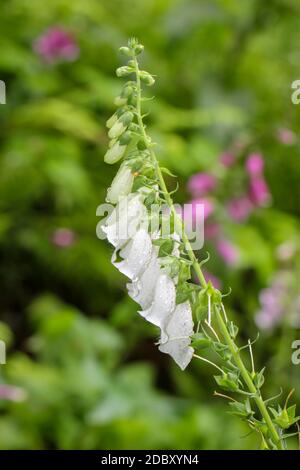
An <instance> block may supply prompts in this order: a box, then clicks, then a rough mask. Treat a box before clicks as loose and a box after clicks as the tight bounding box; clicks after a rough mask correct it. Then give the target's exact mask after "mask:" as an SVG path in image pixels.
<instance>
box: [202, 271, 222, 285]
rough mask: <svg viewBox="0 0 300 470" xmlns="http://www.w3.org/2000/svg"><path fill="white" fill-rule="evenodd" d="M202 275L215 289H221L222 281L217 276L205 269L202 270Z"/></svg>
mask: <svg viewBox="0 0 300 470" xmlns="http://www.w3.org/2000/svg"><path fill="white" fill-rule="evenodd" d="M203 275H204V278H205V280H206V282H211V283H212V285H213V286H214V288H215V289H221V287H222V283H221V281H220V279H219V278H218V277H216V276H215V275H214V274H212V273H211V272H210V271H207V270H206V269H204V270H203Z"/></svg>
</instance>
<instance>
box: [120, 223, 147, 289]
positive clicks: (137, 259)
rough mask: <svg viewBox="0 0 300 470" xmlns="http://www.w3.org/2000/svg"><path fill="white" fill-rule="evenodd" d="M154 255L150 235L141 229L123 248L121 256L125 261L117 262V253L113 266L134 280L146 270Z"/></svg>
mask: <svg viewBox="0 0 300 470" xmlns="http://www.w3.org/2000/svg"><path fill="white" fill-rule="evenodd" d="M151 253H152V242H151V238H150V235H149V233H148V232H147V231H146V230H145V229H144V228H141V229H139V230H138V231H137V232H136V234H135V235H134V237H133V239H132V240H130V241H129V242H128V243H127V245H125V246H124V248H122V250H121V251H120V253H119V255H120V256H121V258H123V261H118V262H117V261H116V257H117V253H116V251H115V252H114V254H113V257H112V264H113V265H114V266H116V268H117V269H118V270H119V271H120V272H121V273H123V274H125V276H127V277H128V278H129V279H131V280H134V279H136V278H137V277H138V276H140V275H141V274H142V272H143V271H144V270H145V269H146V267H147V265H148V263H149V261H150V259H151Z"/></svg>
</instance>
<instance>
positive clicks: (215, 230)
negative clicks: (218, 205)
mask: <svg viewBox="0 0 300 470" xmlns="http://www.w3.org/2000/svg"><path fill="white" fill-rule="evenodd" d="M219 233H220V226H219V224H217V223H216V222H212V223H210V224H209V223H208V224H205V226H204V237H205V238H208V239H211V238H215V237H217V236H218V235H219Z"/></svg>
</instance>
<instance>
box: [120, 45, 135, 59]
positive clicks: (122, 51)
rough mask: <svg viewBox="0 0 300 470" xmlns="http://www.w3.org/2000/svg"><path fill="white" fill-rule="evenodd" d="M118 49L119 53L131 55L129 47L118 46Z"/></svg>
mask: <svg viewBox="0 0 300 470" xmlns="http://www.w3.org/2000/svg"><path fill="white" fill-rule="evenodd" d="M119 51H120V52H121V54H123V55H126V56H127V57H131V56H132V51H131V50H130V49H129V47H120V48H119Z"/></svg>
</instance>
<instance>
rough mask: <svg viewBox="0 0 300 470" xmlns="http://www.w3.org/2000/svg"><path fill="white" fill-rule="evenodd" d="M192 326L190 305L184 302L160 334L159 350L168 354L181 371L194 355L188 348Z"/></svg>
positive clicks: (191, 349)
mask: <svg viewBox="0 0 300 470" xmlns="http://www.w3.org/2000/svg"><path fill="white" fill-rule="evenodd" d="M193 326H194V324H193V319H192V311H191V306H190V303H189V302H184V303H182V304H179V305H177V307H176V309H175V311H174V313H173V314H172V315H171V317H170V319H169V321H168V323H167V325H166V328H165V332H163V333H162V337H161V341H160V345H159V350H160V351H161V352H164V353H167V354H170V356H172V357H173V359H174V361H175V362H176V363H177V364H178V366H179V367H180V368H181V369H182V370H184V369H185V368H186V367H187V365H188V364H189V362H190V361H191V359H192V357H193V354H194V349H193V348H192V347H191V346H190V343H191V340H190V336H191V335H192V334H193Z"/></svg>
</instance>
